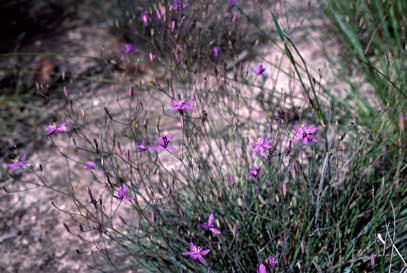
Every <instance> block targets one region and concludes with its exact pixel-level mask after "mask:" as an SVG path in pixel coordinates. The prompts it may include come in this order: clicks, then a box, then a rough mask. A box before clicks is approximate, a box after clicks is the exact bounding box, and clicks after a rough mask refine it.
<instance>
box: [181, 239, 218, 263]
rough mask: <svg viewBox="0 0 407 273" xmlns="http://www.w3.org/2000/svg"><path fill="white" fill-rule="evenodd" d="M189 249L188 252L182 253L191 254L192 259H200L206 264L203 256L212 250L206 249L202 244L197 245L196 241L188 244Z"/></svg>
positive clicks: (183, 253)
mask: <svg viewBox="0 0 407 273" xmlns="http://www.w3.org/2000/svg"><path fill="white" fill-rule="evenodd" d="M188 247H189V251H187V252H182V255H184V256H189V257H190V258H191V260H194V261H195V260H197V259H198V260H199V261H200V262H201V263H202V264H205V259H204V257H203V256H205V255H206V254H208V253H209V252H210V251H211V250H210V249H206V250H204V249H203V248H202V247H201V246H196V245H194V243H192V242H191V243H189V244H188Z"/></svg>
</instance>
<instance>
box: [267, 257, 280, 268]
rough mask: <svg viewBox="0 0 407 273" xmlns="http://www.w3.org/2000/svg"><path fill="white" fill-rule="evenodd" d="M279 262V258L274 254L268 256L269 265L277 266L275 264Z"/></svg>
mask: <svg viewBox="0 0 407 273" xmlns="http://www.w3.org/2000/svg"><path fill="white" fill-rule="evenodd" d="M277 262H278V260H277V258H275V257H274V256H269V257H268V258H267V263H268V265H269V266H270V267H275V266H276V265H277Z"/></svg>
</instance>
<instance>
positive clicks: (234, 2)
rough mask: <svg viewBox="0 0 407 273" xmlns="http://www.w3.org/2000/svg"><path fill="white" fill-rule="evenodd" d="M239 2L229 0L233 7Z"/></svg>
mask: <svg viewBox="0 0 407 273" xmlns="http://www.w3.org/2000/svg"><path fill="white" fill-rule="evenodd" d="M236 4H237V0H229V5H231V6H232V7H233V6H235V5H236Z"/></svg>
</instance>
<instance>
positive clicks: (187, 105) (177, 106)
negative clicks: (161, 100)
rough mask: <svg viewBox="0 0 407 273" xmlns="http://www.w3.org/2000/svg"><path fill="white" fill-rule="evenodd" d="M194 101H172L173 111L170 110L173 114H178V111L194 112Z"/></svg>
mask: <svg viewBox="0 0 407 273" xmlns="http://www.w3.org/2000/svg"><path fill="white" fill-rule="evenodd" d="M193 102H194V101H193V100H171V104H172V109H171V110H170V111H171V112H176V111H181V112H182V111H184V110H188V111H192V110H193V108H192V104H193Z"/></svg>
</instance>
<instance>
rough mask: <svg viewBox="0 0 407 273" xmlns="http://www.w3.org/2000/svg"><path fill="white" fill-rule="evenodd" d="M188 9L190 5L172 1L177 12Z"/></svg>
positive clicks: (177, 0)
mask: <svg viewBox="0 0 407 273" xmlns="http://www.w3.org/2000/svg"><path fill="white" fill-rule="evenodd" d="M186 7H188V3H186V2H185V3H183V4H181V1H180V0H174V1H172V8H173V9H175V10H177V9H185V8H186Z"/></svg>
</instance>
